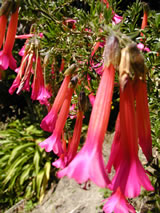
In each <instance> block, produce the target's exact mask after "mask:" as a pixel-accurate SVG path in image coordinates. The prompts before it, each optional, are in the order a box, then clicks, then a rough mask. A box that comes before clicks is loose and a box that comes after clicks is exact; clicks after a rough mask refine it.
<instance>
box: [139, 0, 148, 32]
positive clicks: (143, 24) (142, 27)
mask: <svg viewBox="0 0 160 213" xmlns="http://www.w3.org/2000/svg"><path fill="white" fill-rule="evenodd" d="M148 9H149V8H148V4H147V3H144V13H143V20H142V24H141V29H142V30H143V29H144V28H145V27H146V26H147V22H148ZM141 36H143V33H142V32H141Z"/></svg>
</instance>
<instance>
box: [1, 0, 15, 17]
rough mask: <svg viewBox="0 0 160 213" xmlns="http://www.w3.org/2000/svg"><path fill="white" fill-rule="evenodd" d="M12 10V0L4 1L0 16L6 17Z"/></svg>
mask: <svg viewBox="0 0 160 213" xmlns="http://www.w3.org/2000/svg"><path fill="white" fill-rule="evenodd" d="M11 10H12V0H6V1H3V2H2V6H1V8H0V16H2V15H6V16H8V15H9V14H10V12H11Z"/></svg>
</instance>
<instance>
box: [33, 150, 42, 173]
mask: <svg viewBox="0 0 160 213" xmlns="http://www.w3.org/2000/svg"><path fill="white" fill-rule="evenodd" d="M33 162H34V165H35V169H36V175H37V174H38V172H39V163H40V152H39V151H38V150H36V152H35V154H34V158H33Z"/></svg>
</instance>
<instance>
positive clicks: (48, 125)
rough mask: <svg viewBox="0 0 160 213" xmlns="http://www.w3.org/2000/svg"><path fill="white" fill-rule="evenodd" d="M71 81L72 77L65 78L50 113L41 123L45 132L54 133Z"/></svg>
mask: <svg viewBox="0 0 160 213" xmlns="http://www.w3.org/2000/svg"><path fill="white" fill-rule="evenodd" d="M70 79H71V75H66V76H65V78H64V80H63V83H62V85H61V87H60V89H59V91H58V94H57V96H56V98H55V101H54V103H53V106H52V108H51V110H50V112H49V113H48V114H47V115H46V116H45V117H44V118H43V120H42V122H41V125H40V126H41V128H42V129H43V130H45V131H48V132H53V130H54V127H55V123H56V120H57V114H58V112H59V110H60V108H61V106H62V104H63V101H64V99H65V97H66V92H67V89H68V84H69V82H70Z"/></svg>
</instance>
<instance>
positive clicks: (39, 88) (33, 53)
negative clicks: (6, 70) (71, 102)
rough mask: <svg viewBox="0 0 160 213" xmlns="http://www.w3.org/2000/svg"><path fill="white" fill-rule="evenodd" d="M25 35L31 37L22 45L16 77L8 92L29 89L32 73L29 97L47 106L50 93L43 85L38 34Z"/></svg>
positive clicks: (18, 92)
mask: <svg viewBox="0 0 160 213" xmlns="http://www.w3.org/2000/svg"><path fill="white" fill-rule="evenodd" d="M27 37H28V38H30V37H31V39H30V40H29V39H27V41H26V43H25V45H24V47H23V48H22V49H21V51H20V55H21V56H22V60H21V65H20V67H19V68H17V69H16V70H15V71H16V72H17V77H16V78H15V80H14V81H13V84H12V86H11V87H10V89H9V93H10V94H13V93H14V91H15V90H16V89H17V92H16V93H17V94H20V92H21V91H22V90H25V91H29V90H30V79H31V76H32V75H33V83H32V85H31V87H32V93H31V99H32V100H38V101H39V102H40V104H45V105H46V106H47V105H48V104H49V103H48V99H49V98H50V96H51V94H50V92H49V91H48V90H47V88H46V85H45V80H44V75H43V70H42V65H41V58H40V54H39V40H38V36H36V35H34V34H29V35H28V36H27ZM20 38H21V37H20Z"/></svg>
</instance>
